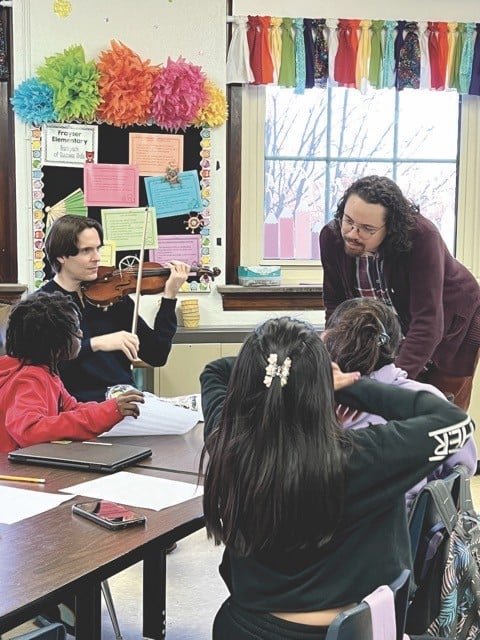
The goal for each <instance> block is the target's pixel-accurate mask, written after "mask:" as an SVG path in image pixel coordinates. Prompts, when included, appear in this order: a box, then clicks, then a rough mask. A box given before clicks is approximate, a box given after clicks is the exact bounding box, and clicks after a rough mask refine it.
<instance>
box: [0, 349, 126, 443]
mask: <svg viewBox="0 0 480 640" xmlns="http://www.w3.org/2000/svg"><path fill="white" fill-rule="evenodd" d="M122 419H123V416H122V414H121V413H120V411H119V410H118V406H117V402H116V400H115V399H112V400H106V401H105V402H78V401H77V400H76V399H75V398H74V397H73V396H71V395H70V394H69V393H68V391H67V390H66V389H65V387H64V386H63V383H62V381H61V380H60V378H59V377H58V376H57V375H53V374H51V373H50V371H49V369H48V367H46V366H32V365H25V366H23V367H22V366H21V364H20V361H19V360H18V359H17V358H11V357H10V356H3V357H1V358H0V451H5V452H8V451H12V450H13V449H16V448H18V447H27V446H29V445H31V444H37V443H39V442H48V441H50V440H60V439H65V438H68V439H71V440H84V439H89V438H95V437H96V436H97V435H99V434H100V433H103V432H104V431H108V429H111V428H112V427H113V426H114V425H116V424H117V423H118V422H120V421H121V420H122Z"/></svg>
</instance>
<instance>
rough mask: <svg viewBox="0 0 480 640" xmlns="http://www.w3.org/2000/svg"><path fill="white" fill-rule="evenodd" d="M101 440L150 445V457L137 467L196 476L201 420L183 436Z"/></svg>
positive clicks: (201, 428)
mask: <svg viewBox="0 0 480 640" xmlns="http://www.w3.org/2000/svg"><path fill="white" fill-rule="evenodd" d="M101 441H102V442H118V443H119V444H135V445H140V446H146V447H150V448H151V450H152V457H151V458H147V459H146V460H142V461H141V462H140V463H139V464H137V465H136V467H137V468H142V469H157V470H159V471H171V472H173V473H184V474H188V475H193V476H195V477H196V476H197V474H198V465H199V463H200V454H201V453H202V447H203V422H198V423H197V424H196V426H195V427H193V429H190V431H188V433H186V434H185V435H183V436H114V437H111V438H109V437H103V436H102V438H101Z"/></svg>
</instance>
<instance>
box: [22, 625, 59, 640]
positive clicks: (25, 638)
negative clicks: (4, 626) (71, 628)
mask: <svg viewBox="0 0 480 640" xmlns="http://www.w3.org/2000/svg"><path fill="white" fill-rule="evenodd" d="M66 637H67V633H66V630H65V627H64V626H63V624H61V623H60V622H52V623H51V624H49V625H47V626H45V627H40V628H39V629H34V630H33V631H29V632H28V633H24V634H23V635H21V636H15V638H12V640H65V639H66Z"/></svg>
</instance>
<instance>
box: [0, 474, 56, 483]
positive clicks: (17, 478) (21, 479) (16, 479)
mask: <svg viewBox="0 0 480 640" xmlns="http://www.w3.org/2000/svg"><path fill="white" fill-rule="evenodd" d="M0 480H8V481H9V482H34V483H35V484H45V478H28V477H26V476H2V475H0Z"/></svg>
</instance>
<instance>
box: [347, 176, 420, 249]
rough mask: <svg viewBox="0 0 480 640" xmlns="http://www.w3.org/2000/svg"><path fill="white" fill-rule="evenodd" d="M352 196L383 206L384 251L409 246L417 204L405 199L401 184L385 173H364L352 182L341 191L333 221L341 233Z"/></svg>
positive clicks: (410, 246) (417, 210) (407, 247)
mask: <svg viewBox="0 0 480 640" xmlns="http://www.w3.org/2000/svg"><path fill="white" fill-rule="evenodd" d="M351 195H357V196H358V197H359V198H361V199H362V200H364V201H365V202H368V203H369V204H380V205H382V206H383V207H385V209H386V212H387V216H386V220H385V224H386V229H387V235H386V237H385V240H384V241H383V243H382V247H383V249H384V251H385V253H386V254H388V255H391V254H392V253H404V252H407V251H410V249H411V248H412V241H411V238H410V231H411V230H412V229H413V227H414V225H415V218H416V216H417V215H418V214H419V211H420V210H419V208H418V206H417V205H416V204H415V203H413V202H412V201H410V200H408V199H407V198H406V197H405V196H404V195H403V193H402V191H401V190H400V187H399V186H398V185H397V184H396V183H395V182H394V181H393V180H390V178H387V177H385V176H365V177H364V178H360V179H358V180H356V181H355V182H353V183H352V184H351V185H350V186H349V187H348V189H347V190H346V191H345V193H344V194H343V196H342V198H341V199H340V201H339V203H338V205H337V211H336V212H335V216H334V218H335V220H336V224H337V230H338V232H339V233H340V226H341V224H342V217H343V213H344V211H345V205H346V203H347V200H348V198H349V197H350V196H351Z"/></svg>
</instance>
